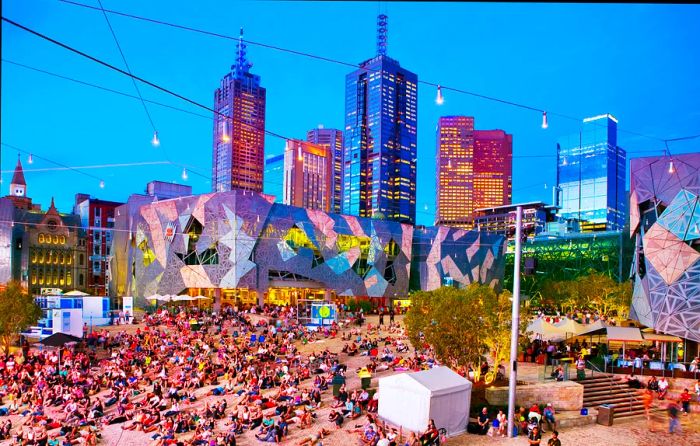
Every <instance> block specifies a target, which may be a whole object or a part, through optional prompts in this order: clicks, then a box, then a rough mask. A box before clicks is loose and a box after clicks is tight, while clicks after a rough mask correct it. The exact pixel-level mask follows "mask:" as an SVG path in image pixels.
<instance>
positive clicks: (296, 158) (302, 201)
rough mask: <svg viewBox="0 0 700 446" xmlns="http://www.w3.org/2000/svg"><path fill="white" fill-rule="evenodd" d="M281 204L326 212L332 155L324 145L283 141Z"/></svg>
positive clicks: (330, 195) (330, 185) (331, 189)
mask: <svg viewBox="0 0 700 446" xmlns="http://www.w3.org/2000/svg"><path fill="white" fill-rule="evenodd" d="M283 188H284V191H283V195H284V200H283V202H284V204H288V205H291V206H297V207H302V208H306V209H318V210H322V211H325V212H328V211H329V210H330V207H331V202H332V201H333V155H332V152H331V149H330V148H329V147H328V146H325V145H323V146H322V145H316V144H311V143H309V142H305V141H298V140H293V139H290V140H287V146H286V148H285V150H284V186H283Z"/></svg>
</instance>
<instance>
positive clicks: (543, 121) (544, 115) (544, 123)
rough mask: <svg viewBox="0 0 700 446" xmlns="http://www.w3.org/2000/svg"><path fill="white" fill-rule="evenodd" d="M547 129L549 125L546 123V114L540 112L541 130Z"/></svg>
mask: <svg viewBox="0 0 700 446" xmlns="http://www.w3.org/2000/svg"><path fill="white" fill-rule="evenodd" d="M547 127H549V124H548V123H547V112H546V111H543V112H542V128H543V129H546V128H547Z"/></svg>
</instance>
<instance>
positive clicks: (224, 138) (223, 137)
mask: <svg viewBox="0 0 700 446" xmlns="http://www.w3.org/2000/svg"><path fill="white" fill-rule="evenodd" d="M221 140H222V141H223V142H231V137H230V136H228V121H227V120H226V121H224V131H223V133H222V134H221Z"/></svg>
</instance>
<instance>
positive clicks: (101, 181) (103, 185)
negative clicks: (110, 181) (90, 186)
mask: <svg viewBox="0 0 700 446" xmlns="http://www.w3.org/2000/svg"><path fill="white" fill-rule="evenodd" d="M104 188H105V180H100V189H104Z"/></svg>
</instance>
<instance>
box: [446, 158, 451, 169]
mask: <svg viewBox="0 0 700 446" xmlns="http://www.w3.org/2000/svg"><path fill="white" fill-rule="evenodd" d="M447 168H448V169H452V160H451V159H448V160H447Z"/></svg>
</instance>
